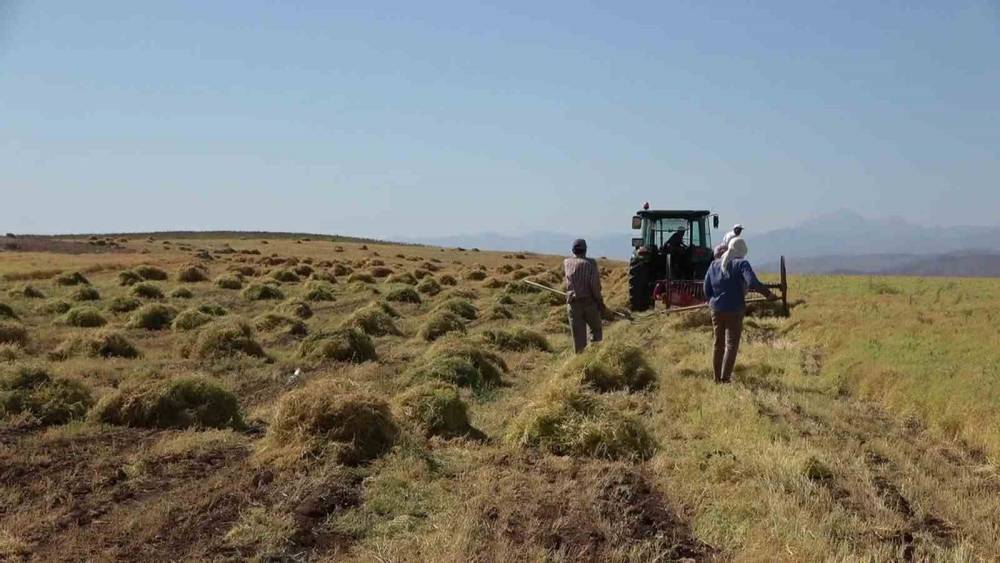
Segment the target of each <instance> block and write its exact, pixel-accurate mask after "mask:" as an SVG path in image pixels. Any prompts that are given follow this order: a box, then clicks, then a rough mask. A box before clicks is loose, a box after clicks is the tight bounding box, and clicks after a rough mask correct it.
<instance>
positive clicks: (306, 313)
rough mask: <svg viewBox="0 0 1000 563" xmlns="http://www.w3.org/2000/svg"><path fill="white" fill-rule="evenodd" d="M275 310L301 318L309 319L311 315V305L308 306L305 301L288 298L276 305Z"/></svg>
mask: <svg viewBox="0 0 1000 563" xmlns="http://www.w3.org/2000/svg"><path fill="white" fill-rule="evenodd" d="M274 310H275V312H277V313H280V314H283V315H289V316H292V317H296V318H299V319H302V320H306V319H309V318H311V317H312V316H313V310H312V307H310V306H309V304H308V303H306V302H305V301H299V300H295V299H293V300H290V301H285V302H284V303H282V304H280V305H278V306H277V307H276V308H275V309H274Z"/></svg>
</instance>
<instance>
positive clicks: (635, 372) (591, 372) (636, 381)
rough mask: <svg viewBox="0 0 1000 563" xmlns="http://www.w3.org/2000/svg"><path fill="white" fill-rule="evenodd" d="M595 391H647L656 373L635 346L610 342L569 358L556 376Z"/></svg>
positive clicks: (614, 341)
mask: <svg viewBox="0 0 1000 563" xmlns="http://www.w3.org/2000/svg"><path fill="white" fill-rule="evenodd" d="M559 374H560V376H561V377H563V378H567V379H574V380H577V381H579V382H580V383H582V384H583V385H585V386H587V387H589V388H591V389H593V390H595V391H601V392H605V391H618V390H628V391H638V390H641V389H645V388H646V387H649V385H650V384H651V383H653V381H655V379H656V372H655V371H654V370H653V368H652V367H651V366H650V365H649V362H647V361H646V358H645V356H644V355H643V353H642V350H641V349H640V348H638V347H637V346H632V345H630V344H625V343H623V342H620V341H616V340H609V341H606V342H604V343H602V344H601V345H600V346H591V347H589V348H587V349H586V350H585V351H584V352H583V353H582V354H579V355H577V356H575V357H574V358H572V359H571V360H570V361H569V362H567V363H566V365H564V366H563V368H562V369H561V370H560V372H559Z"/></svg>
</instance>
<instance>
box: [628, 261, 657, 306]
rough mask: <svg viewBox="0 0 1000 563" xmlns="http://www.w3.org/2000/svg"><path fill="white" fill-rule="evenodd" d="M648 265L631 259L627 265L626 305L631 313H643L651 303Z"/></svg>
mask: <svg viewBox="0 0 1000 563" xmlns="http://www.w3.org/2000/svg"><path fill="white" fill-rule="evenodd" d="M652 297H653V296H652V295H651V294H650V290H649V264H647V263H646V262H644V261H642V260H636V259H635V258H632V260H630V261H629V264H628V304H629V308H630V309H632V310H633V311H645V310H646V309H649V306H650V304H651V302H652Z"/></svg>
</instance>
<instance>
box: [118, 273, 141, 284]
mask: <svg viewBox="0 0 1000 563" xmlns="http://www.w3.org/2000/svg"><path fill="white" fill-rule="evenodd" d="M141 281H143V277H142V276H140V275H139V274H138V273H137V272H136V271H135V270H125V271H124V272H119V273H118V285H121V286H130V285H135V284H137V283H139V282H141Z"/></svg>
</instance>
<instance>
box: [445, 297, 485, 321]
mask: <svg viewBox="0 0 1000 563" xmlns="http://www.w3.org/2000/svg"><path fill="white" fill-rule="evenodd" d="M435 310H437V311H449V312H451V313H454V314H456V315H458V316H459V317H462V318H463V319H466V320H469V321H472V320H475V319H476V317H478V316H479V310H478V309H476V306H475V305H473V304H472V302H471V301H469V300H468V299H463V298H461V297H452V298H450V299H447V300H445V301H443V302H442V303H441V304H440V305H438V306H437V307H435Z"/></svg>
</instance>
